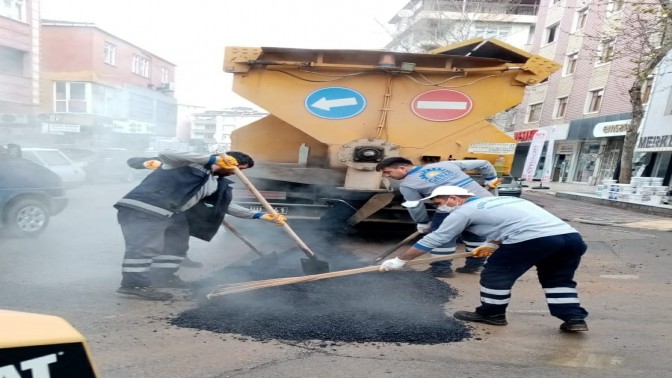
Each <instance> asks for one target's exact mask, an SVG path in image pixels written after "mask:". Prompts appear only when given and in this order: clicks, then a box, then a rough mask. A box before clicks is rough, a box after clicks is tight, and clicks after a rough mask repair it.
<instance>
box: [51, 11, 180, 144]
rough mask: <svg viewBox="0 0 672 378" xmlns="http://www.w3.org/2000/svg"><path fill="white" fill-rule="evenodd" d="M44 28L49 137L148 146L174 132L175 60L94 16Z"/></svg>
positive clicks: (56, 141)
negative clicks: (115, 31) (92, 21)
mask: <svg viewBox="0 0 672 378" xmlns="http://www.w3.org/2000/svg"><path fill="white" fill-rule="evenodd" d="M41 33H42V44H41V56H42V73H41V77H40V85H41V96H40V109H41V112H42V114H43V115H44V116H43V117H42V122H41V124H40V130H41V132H42V134H43V135H44V136H45V137H44V138H43V141H44V140H49V141H50V142H52V143H54V144H74V145H87V146H124V147H127V148H129V149H134V150H144V149H146V148H147V146H148V143H149V140H150V139H151V138H153V137H172V136H175V133H176V128H177V101H176V99H175V96H174V92H175V83H174V78H175V67H176V66H175V64H173V63H171V62H170V61H168V60H166V59H164V58H161V57H159V56H157V55H155V54H153V53H151V52H149V51H147V50H146V49H144V48H142V47H141V46H137V45H135V44H133V43H132V42H129V41H127V40H124V39H122V38H119V37H117V36H115V35H113V34H111V33H108V32H107V31H105V30H103V29H100V28H99V27H97V26H96V25H95V24H90V23H79V22H67V21H56V20H42V22H41Z"/></svg>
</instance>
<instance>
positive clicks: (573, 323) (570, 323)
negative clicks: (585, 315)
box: [560, 319, 588, 332]
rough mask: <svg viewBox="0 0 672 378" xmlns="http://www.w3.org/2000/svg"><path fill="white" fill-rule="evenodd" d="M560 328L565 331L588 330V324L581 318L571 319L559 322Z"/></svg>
mask: <svg viewBox="0 0 672 378" xmlns="http://www.w3.org/2000/svg"><path fill="white" fill-rule="evenodd" d="M560 330H561V331H565V332H583V331H587V330H588V324H586V321H585V320H583V319H571V320H567V321H566V322H564V323H562V324H560Z"/></svg>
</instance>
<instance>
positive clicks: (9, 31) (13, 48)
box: [0, 0, 40, 143]
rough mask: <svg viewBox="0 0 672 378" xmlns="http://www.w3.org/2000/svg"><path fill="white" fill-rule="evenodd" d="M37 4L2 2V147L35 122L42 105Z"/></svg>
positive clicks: (18, 0) (34, 1) (32, 0)
mask: <svg viewBox="0 0 672 378" xmlns="http://www.w3.org/2000/svg"><path fill="white" fill-rule="evenodd" d="M39 5H40V3H39V1H37V0H4V1H2V2H0V143H9V142H13V141H14V139H15V137H16V136H17V135H20V134H21V133H22V131H23V130H24V129H25V128H27V127H29V125H31V124H33V123H34V122H35V117H34V114H35V112H36V110H37V107H38V105H39V100H40V99H39V81H40V59H39V53H40V51H39V50H40V22H39V20H40V8H39Z"/></svg>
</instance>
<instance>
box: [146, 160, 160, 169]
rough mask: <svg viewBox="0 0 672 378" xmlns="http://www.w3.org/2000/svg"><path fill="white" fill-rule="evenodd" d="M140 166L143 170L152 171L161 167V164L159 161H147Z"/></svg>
mask: <svg viewBox="0 0 672 378" xmlns="http://www.w3.org/2000/svg"><path fill="white" fill-rule="evenodd" d="M142 165H143V166H144V167H145V168H147V169H151V170H152V171H153V170H156V169H158V168H159V167H160V166H161V162H160V161H159V160H147V161H146V162H144V163H142Z"/></svg>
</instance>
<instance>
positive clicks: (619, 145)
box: [566, 113, 630, 185]
mask: <svg viewBox="0 0 672 378" xmlns="http://www.w3.org/2000/svg"><path fill="white" fill-rule="evenodd" d="M629 123H630V114H629V113H621V114H614V115H609V116H600V117H592V118H585V119H580V120H574V121H572V122H570V124H569V133H568V135H567V140H568V142H572V143H573V144H574V146H575V148H576V163H575V165H573V166H570V168H569V170H568V174H567V180H566V181H568V182H573V183H584V184H587V185H597V184H599V183H601V182H602V180H604V179H613V178H614V176H616V175H617V173H618V169H619V161H620V158H621V152H622V150H623V139H624V136H625V132H626V127H627V125H628V124H629Z"/></svg>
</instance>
